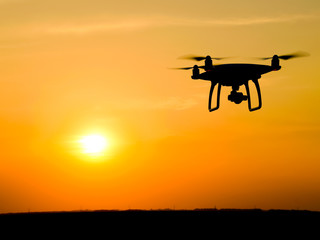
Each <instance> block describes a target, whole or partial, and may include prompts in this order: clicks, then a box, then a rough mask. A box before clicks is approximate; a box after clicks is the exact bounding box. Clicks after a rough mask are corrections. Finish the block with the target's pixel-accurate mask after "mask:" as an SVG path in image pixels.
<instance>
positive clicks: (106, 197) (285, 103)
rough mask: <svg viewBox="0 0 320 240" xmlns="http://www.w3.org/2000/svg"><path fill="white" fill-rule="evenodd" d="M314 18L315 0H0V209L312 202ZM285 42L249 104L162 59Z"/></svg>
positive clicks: (318, 80)
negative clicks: (215, 101) (91, 141)
mask: <svg viewBox="0 0 320 240" xmlns="http://www.w3.org/2000/svg"><path fill="white" fill-rule="evenodd" d="M319 27H320V1H318V0H277V1H275V0H268V1H264V0H262V1H253V0H242V1H238V0H230V1H216V0H211V1H209V0H208V1H204V0H198V1H194V0H193V1H189V0H183V1H182V0H181V1H180V0H170V1H169V0H161V1H138V0H131V1H124V0H118V1H109V0H63V1H62V0H45V1H43V0H0V32H1V34H0V76H1V78H0V81H1V86H2V87H1V90H0V91H1V94H0V99H1V102H2V104H1V108H0V123H1V124H0V130H1V134H0V143H1V152H0V212H11V211H13V212H15V211H28V210H31V211H42V210H74V209H114V208H117V209H128V208H144V209H150V208H153V209H155V208H173V207H175V208H187V209H193V208H207V207H215V206H216V207H217V208H253V207H257V208H263V209H270V208H284V209H297V208H299V209H308V210H320V174H319V172H320V144H319V143H320V109H319V101H320V73H319V63H320V57H319V54H320V47H319V42H320V31H319V29H320V28H319ZM295 51H306V52H309V53H310V54H311V56H310V57H307V58H297V59H293V60H290V61H281V62H280V64H281V66H282V69H281V70H280V71H278V72H271V73H269V74H267V75H264V76H263V77H262V78H261V79H260V86H261V89H262V97H263V99H262V101H263V107H262V109H261V110H259V111H256V112H249V111H248V106H247V103H246V102H243V103H242V104H240V105H235V104H234V103H231V102H229V101H228V100H227V96H228V94H229V93H230V91H231V88H229V87H226V88H223V89H222V95H221V105H220V109H219V110H218V111H216V112H212V113H210V112H208V110H207V99H208V93H209V88H210V83H209V82H205V81H194V80H192V79H191V78H190V76H191V70H190V71H173V70H169V68H170V67H187V66H192V65H193V64H194V62H192V61H188V60H179V59H177V58H178V57H179V56H182V55H186V54H199V55H208V54H210V55H211V56H217V57H221V56H222V57H223V56H232V57H235V58H232V59H226V60H224V61H220V62H219V63H221V64H223V63H229V62H250V63H256V64H270V61H260V60H256V59H255V58H251V57H269V56H272V55H274V54H279V55H281V54H287V53H292V52H295ZM241 90H243V88H241ZM90 134H100V135H102V136H105V137H106V138H107V139H108V140H109V143H110V146H109V148H108V149H107V150H106V152H105V154H104V155H103V156H101V157H99V158H98V159H92V158H91V157H90V156H88V155H86V154H84V153H82V152H81V150H80V149H79V140H80V139H81V138H82V137H83V136H86V135H90Z"/></svg>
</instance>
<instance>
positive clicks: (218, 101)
mask: <svg viewBox="0 0 320 240" xmlns="http://www.w3.org/2000/svg"><path fill="white" fill-rule="evenodd" d="M216 85H217V83H215V82H211V87H210V93H209V106H208V108H209V111H210V112H212V111H215V110H217V109H218V108H219V105H220V92H221V84H220V83H219V85H218V92H217V105H216V107H215V108H211V102H212V93H213V90H214V87H215V86H216Z"/></svg>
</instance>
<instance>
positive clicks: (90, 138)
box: [79, 134, 109, 156]
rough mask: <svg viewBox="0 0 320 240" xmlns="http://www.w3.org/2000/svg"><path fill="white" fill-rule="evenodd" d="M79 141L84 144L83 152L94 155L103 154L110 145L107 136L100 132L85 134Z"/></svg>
mask: <svg viewBox="0 0 320 240" xmlns="http://www.w3.org/2000/svg"><path fill="white" fill-rule="evenodd" d="M79 142H80V144H81V145H82V149H83V151H82V152H83V153H86V154H88V155H93V156H97V155H101V154H103V152H104V151H105V150H106V149H107V148H108V146H109V142H108V140H107V138H105V137H104V136H102V135H98V134H93V135H87V136H84V137H82V138H81V139H80V141H79Z"/></svg>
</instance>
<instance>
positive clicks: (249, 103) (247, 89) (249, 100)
mask: <svg viewBox="0 0 320 240" xmlns="http://www.w3.org/2000/svg"><path fill="white" fill-rule="evenodd" d="M252 82H253V83H254V85H255V86H256V89H257V93H258V99H259V105H258V107H255V108H252V107H251V96H250V89H249V81H248V82H246V83H245V84H244V85H245V87H246V91H247V96H248V108H249V111H250V112H252V111H256V110H258V109H260V108H261V107H262V100H261V91H260V85H259V82H258V79H254V80H252Z"/></svg>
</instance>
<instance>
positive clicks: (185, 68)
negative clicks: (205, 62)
mask: <svg viewBox="0 0 320 240" xmlns="http://www.w3.org/2000/svg"><path fill="white" fill-rule="evenodd" d="M192 68H193V67H182V68H170V69H173V70H189V69H192ZM198 68H204V66H198Z"/></svg>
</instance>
